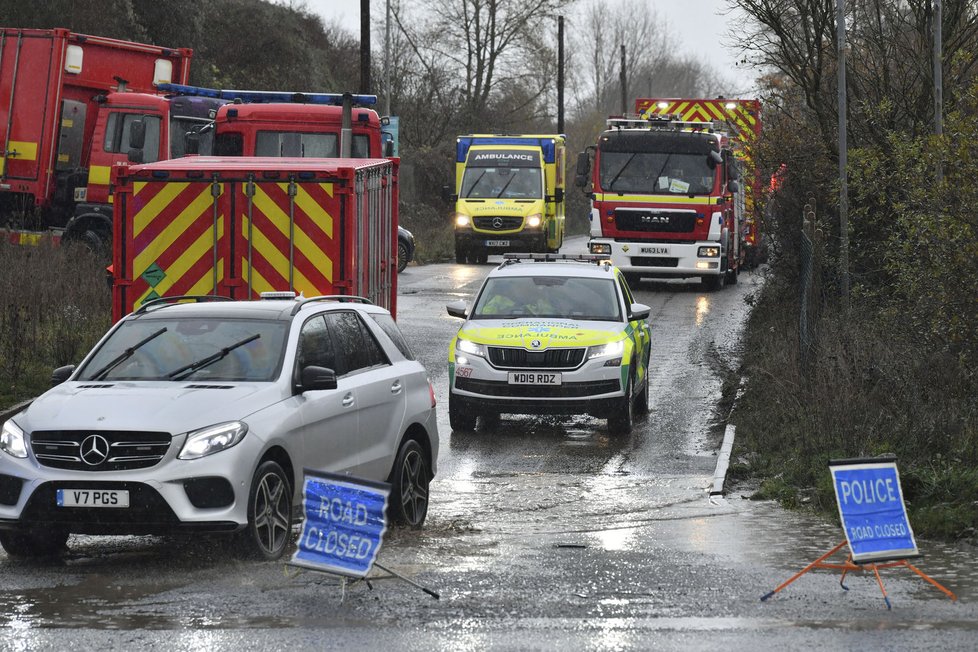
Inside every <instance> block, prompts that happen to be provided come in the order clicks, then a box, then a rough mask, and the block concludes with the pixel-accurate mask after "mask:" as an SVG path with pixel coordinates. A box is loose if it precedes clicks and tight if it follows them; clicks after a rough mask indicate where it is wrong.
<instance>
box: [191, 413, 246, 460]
mask: <svg viewBox="0 0 978 652" xmlns="http://www.w3.org/2000/svg"><path fill="white" fill-rule="evenodd" d="M247 432H248V425H247V424H245V423H242V422H240V421H229V422H228V423H219V424H217V425H216V426H208V427H206V428H201V429H200V430H194V431H192V432H189V433H187V441H185V442H184V443H183V448H181V449H180V454H179V455H177V457H178V458H180V459H181V460H196V459H198V458H201V457H206V456H207V455H212V454H213V453H218V452H220V451H223V450H226V449H228V448H231V447H232V446H234V445H235V444H237V443H238V442H239V441H241V440H242V439H244V436H245V434H246V433H247Z"/></svg>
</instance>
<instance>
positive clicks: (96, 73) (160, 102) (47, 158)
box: [0, 27, 224, 248]
mask: <svg viewBox="0 0 978 652" xmlns="http://www.w3.org/2000/svg"><path fill="white" fill-rule="evenodd" d="M191 56H192V51H191V50H189V49H186V48H166V47H159V46H155V45H145V44H142V43H134V42H130V41H121V40H118V39H110V38H103V37H98V36H89V35H85V34H76V33H73V32H70V31H69V30H66V29H15V28H8V27H5V28H0V144H2V146H3V150H2V152H0V154H2V156H0V227H6V229H5V231H6V237H7V239H8V240H10V241H11V242H14V243H31V242H36V241H37V240H38V239H39V238H40V236H41V235H42V234H45V233H47V234H51V235H53V236H54V238H55V239H58V238H59V237H61V236H62V235H63V237H65V238H66V239H76V240H80V241H83V242H86V243H87V244H89V245H90V246H92V247H94V248H98V247H105V246H106V245H107V244H108V242H109V241H110V239H111V235H112V209H111V205H110V204H111V202H112V198H111V196H110V194H109V175H110V170H111V167H112V166H113V165H114V164H115V163H118V162H124V161H127V160H133V161H136V162H152V161H156V160H160V159H167V158H173V157H177V156H182V155H183V154H184V153H185V152H184V149H183V148H184V144H185V142H186V138H185V134H186V133H187V132H189V131H195V130H199V129H201V128H202V127H203V126H204V125H206V124H208V123H209V122H211V120H212V119H213V114H214V111H215V110H216V109H217V107H218V106H220V105H221V104H223V103H224V102H223V101H216V100H212V99H208V98H190V97H182V98H170V99H167V98H164V97H162V96H161V95H159V94H158V93H157V87H158V86H159V85H160V84H163V83H170V82H184V81H186V80H187V77H188V75H189V71H190V60H191ZM134 125H135V126H134Z"/></svg>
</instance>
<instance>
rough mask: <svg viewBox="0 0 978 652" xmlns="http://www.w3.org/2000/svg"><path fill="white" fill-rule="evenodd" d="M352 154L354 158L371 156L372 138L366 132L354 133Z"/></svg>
mask: <svg viewBox="0 0 978 652" xmlns="http://www.w3.org/2000/svg"><path fill="white" fill-rule="evenodd" d="M350 155H351V156H352V157H353V158H370V138H369V137H368V136H366V135H364V134H357V135H354V136H353V144H352V148H351V150H350Z"/></svg>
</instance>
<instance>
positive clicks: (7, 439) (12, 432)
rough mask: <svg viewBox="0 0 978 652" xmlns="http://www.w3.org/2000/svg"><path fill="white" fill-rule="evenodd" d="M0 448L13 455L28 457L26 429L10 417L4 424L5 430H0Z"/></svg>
mask: <svg viewBox="0 0 978 652" xmlns="http://www.w3.org/2000/svg"><path fill="white" fill-rule="evenodd" d="M0 450H2V451H3V452H4V453H6V454H7V455H10V456H12V457H19V458H25V457H27V442H26V441H25V440H24V431H23V430H21V429H20V428H19V427H18V426H17V424H16V423H14V422H13V421H12V420H10V419H8V420H7V422H6V423H4V424H3V431H2V432H0Z"/></svg>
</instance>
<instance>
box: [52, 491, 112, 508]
mask: <svg viewBox="0 0 978 652" xmlns="http://www.w3.org/2000/svg"><path fill="white" fill-rule="evenodd" d="M57 500H58V507H129V492H128V491H126V490H124V489H113V490H109V489H58V494H57Z"/></svg>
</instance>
